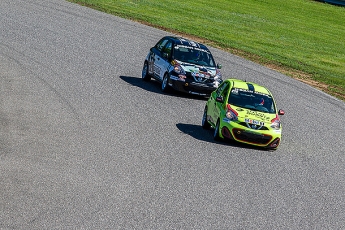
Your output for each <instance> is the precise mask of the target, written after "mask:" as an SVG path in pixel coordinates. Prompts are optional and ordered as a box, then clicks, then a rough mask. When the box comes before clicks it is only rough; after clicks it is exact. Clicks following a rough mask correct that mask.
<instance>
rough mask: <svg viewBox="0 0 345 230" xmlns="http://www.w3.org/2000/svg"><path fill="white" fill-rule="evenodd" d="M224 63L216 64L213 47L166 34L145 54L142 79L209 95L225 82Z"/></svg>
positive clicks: (166, 88) (180, 89)
mask: <svg viewBox="0 0 345 230" xmlns="http://www.w3.org/2000/svg"><path fill="white" fill-rule="evenodd" d="M220 68H221V65H219V64H218V65H216V63H215V61H214V59H213V56H212V54H211V52H210V50H209V49H208V48H207V47H206V46H205V45H203V44H201V43H198V42H195V41H192V40H189V39H185V38H181V37H173V36H166V37H163V38H162V39H160V40H159V41H158V43H157V44H156V45H155V46H154V47H152V48H151V49H150V51H149V53H148V55H147V56H146V58H145V61H144V66H143V69H142V79H143V80H144V81H149V80H150V79H151V78H154V79H156V80H157V81H159V82H161V84H162V85H161V87H162V91H163V92H166V91H167V90H169V88H172V89H175V90H177V91H180V92H185V93H189V94H196V95H201V96H209V95H210V94H211V92H212V91H214V90H215V89H217V88H218V86H219V84H220V83H221V82H222V75H221V73H220V70H219V69H220Z"/></svg>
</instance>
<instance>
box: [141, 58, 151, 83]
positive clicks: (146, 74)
mask: <svg viewBox="0 0 345 230" xmlns="http://www.w3.org/2000/svg"><path fill="white" fill-rule="evenodd" d="M141 78H142V79H143V80H144V81H150V80H151V76H150V75H149V66H148V64H147V61H145V63H144V66H143V70H142V71H141Z"/></svg>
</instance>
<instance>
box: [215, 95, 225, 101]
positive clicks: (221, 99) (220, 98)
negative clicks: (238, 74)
mask: <svg viewBox="0 0 345 230" xmlns="http://www.w3.org/2000/svg"><path fill="white" fill-rule="evenodd" d="M216 101H217V102H220V103H223V102H224V100H223V97H222V96H218V97H216Z"/></svg>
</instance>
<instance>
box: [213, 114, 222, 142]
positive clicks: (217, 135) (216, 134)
mask: <svg viewBox="0 0 345 230" xmlns="http://www.w3.org/2000/svg"><path fill="white" fill-rule="evenodd" d="M219 126H220V122H219V119H218V121H217V124H216V127H215V128H214V133H213V139H214V140H215V141H220V140H221V138H220V136H219Z"/></svg>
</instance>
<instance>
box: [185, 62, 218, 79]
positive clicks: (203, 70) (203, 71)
mask: <svg viewBox="0 0 345 230" xmlns="http://www.w3.org/2000/svg"><path fill="white" fill-rule="evenodd" d="M179 64H180V66H181V67H182V69H183V70H184V71H185V72H186V73H190V74H191V75H192V76H193V77H214V76H216V74H217V69H216V68H215V67H204V66H199V65H195V64H191V63H185V62H179Z"/></svg>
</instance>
